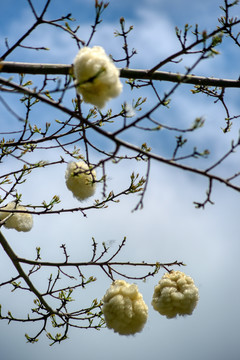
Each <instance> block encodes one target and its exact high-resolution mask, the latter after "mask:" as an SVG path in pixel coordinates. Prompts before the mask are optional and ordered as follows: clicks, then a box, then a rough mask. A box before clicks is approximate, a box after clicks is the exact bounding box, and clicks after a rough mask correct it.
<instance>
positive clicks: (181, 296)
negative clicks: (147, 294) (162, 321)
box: [152, 271, 199, 319]
mask: <svg viewBox="0 0 240 360" xmlns="http://www.w3.org/2000/svg"><path fill="white" fill-rule="evenodd" d="M198 299H199V296H198V288H197V287H196V286H195V285H194V281H193V279H192V278H191V277H190V276H187V275H185V274H184V273H183V272H181V271H171V272H170V273H166V274H164V275H163V277H162V278H161V280H160V281H159V283H158V285H156V286H155V288H154V293H153V298H152V306H153V308H154V309H155V310H156V311H158V312H159V313H160V314H161V315H165V316H166V317H167V318H169V319H170V318H173V317H176V316H177V315H182V316H183V315H191V314H192V312H193V310H194V309H195V307H196V305H197V302H198Z"/></svg>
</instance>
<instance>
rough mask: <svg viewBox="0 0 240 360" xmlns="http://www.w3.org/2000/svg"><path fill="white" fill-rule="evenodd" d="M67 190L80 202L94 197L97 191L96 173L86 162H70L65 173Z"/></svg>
mask: <svg viewBox="0 0 240 360" xmlns="http://www.w3.org/2000/svg"><path fill="white" fill-rule="evenodd" d="M65 179H66V185H67V188H68V189H69V190H70V191H71V192H72V193H73V196H75V197H76V198H77V199H78V200H80V201H82V200H85V199H87V198H89V197H90V196H92V195H93V194H94V192H95V190H96V183H95V180H96V172H95V170H91V169H90V168H89V167H88V165H87V164H86V163H85V162H84V161H78V162H70V163H69V164H68V166H67V170H66V173H65Z"/></svg>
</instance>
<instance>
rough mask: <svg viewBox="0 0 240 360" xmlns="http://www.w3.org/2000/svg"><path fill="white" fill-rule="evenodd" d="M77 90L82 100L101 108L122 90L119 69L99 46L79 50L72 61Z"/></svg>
mask: <svg viewBox="0 0 240 360" xmlns="http://www.w3.org/2000/svg"><path fill="white" fill-rule="evenodd" d="M73 72H74V77H75V79H76V80H75V84H76V88H77V92H78V93H80V94H81V95H82V97H83V101H85V102H86V103H90V104H93V105H96V106H97V107H98V108H103V107H104V106H105V104H106V102H107V101H108V100H110V99H111V98H115V97H116V96H118V95H119V94H120V93H121V91H122V83H121V81H120V80H119V70H118V69H117V68H116V66H115V65H114V63H113V62H112V60H111V59H110V57H109V56H108V55H107V54H106V53H105V51H104V49H103V48H102V47H101V46H94V47H93V48H89V47H84V48H82V49H81V50H79V52H78V54H77V56H76V57H75V59H74V63H73Z"/></svg>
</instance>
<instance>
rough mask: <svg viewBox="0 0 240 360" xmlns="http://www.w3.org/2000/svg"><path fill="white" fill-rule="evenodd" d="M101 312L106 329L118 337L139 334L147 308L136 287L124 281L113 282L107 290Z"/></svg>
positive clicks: (145, 319)
mask: <svg viewBox="0 0 240 360" xmlns="http://www.w3.org/2000/svg"><path fill="white" fill-rule="evenodd" d="M102 311H103V314H104V318H105V321H106V325H107V327H108V328H109V329H113V330H114V332H117V333H119V334H120V335H133V334H135V333H137V332H140V331H141V330H142V329H143V327H144V325H145V323H146V321H147V317H148V307H147V305H146V304H145V302H144V301H143V297H142V295H141V294H140V293H139V291H138V287H137V285H135V284H129V283H127V282H126V281H124V280H116V281H114V282H113V283H112V285H111V286H110V288H109V289H108V290H107V292H106V294H105V295H104V297H103V307H102Z"/></svg>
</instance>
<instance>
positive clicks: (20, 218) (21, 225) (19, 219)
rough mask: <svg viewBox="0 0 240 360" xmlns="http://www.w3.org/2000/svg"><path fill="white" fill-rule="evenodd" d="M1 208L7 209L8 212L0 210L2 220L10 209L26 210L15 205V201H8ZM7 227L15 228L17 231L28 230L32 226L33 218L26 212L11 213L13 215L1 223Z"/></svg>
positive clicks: (8, 213)
mask: <svg viewBox="0 0 240 360" xmlns="http://www.w3.org/2000/svg"><path fill="white" fill-rule="evenodd" d="M2 209H4V210H9V212H2V211H0V220H4V219H5V218H6V217H7V216H9V215H10V214H11V210H22V211H27V209H26V208H25V207H24V206H21V205H16V203H15V202H10V203H9V204H7V205H6V206H5V207H3V208H2ZM3 226H4V227H6V228H7V229H15V230H17V231H24V232H27V231H30V230H31V229H32V226H33V218H32V215H31V214H28V213H26V214H25V213H13V215H12V216H11V217H10V218H9V219H8V220H6V222H5V223H4V224H3Z"/></svg>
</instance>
